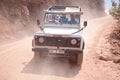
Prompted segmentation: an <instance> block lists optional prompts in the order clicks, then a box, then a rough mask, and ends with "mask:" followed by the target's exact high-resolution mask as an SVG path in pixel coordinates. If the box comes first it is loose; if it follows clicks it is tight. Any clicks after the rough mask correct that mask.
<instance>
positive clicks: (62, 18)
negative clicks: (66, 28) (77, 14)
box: [59, 14, 68, 24]
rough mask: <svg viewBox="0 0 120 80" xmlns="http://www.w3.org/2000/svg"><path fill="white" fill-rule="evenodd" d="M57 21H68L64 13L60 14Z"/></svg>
mask: <svg viewBox="0 0 120 80" xmlns="http://www.w3.org/2000/svg"><path fill="white" fill-rule="evenodd" d="M59 22H60V23H61V24H63V23H67V22H68V19H67V18H66V14H62V16H60V19H59Z"/></svg>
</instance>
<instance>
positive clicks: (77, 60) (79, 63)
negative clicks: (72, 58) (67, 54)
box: [76, 52, 83, 66]
mask: <svg viewBox="0 0 120 80" xmlns="http://www.w3.org/2000/svg"><path fill="white" fill-rule="evenodd" d="M82 61H83V52H82V53H79V54H77V55H76V64H77V65H78V66H81V64H82Z"/></svg>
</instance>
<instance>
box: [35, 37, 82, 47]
mask: <svg viewBox="0 0 120 80" xmlns="http://www.w3.org/2000/svg"><path fill="white" fill-rule="evenodd" d="M39 38H40V36H39V37H37V38H35V44H36V45H38V46H56V47H75V48H79V47H80V39H77V38H69V37H43V38H44V42H43V43H40V42H39ZM71 39H76V40H77V44H75V45H72V44H71Z"/></svg>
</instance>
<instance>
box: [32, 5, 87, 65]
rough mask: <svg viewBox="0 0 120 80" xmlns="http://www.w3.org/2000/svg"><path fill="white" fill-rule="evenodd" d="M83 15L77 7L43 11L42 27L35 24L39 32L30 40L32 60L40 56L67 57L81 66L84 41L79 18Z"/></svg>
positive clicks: (60, 7) (53, 8)
mask: <svg viewBox="0 0 120 80" xmlns="http://www.w3.org/2000/svg"><path fill="white" fill-rule="evenodd" d="M82 14H83V13H82V12H81V8H80V7H79V6H52V7H50V8H48V10H46V11H45V16H44V27H41V26H40V21H39V20H37V24H38V26H39V27H40V29H41V30H40V31H38V32H36V33H35V35H34V38H33V40H32V47H33V48H32V51H34V58H36V59H39V58H40V56H42V55H62V56H68V57H69V59H70V60H72V61H74V62H75V63H76V64H77V65H81V64H82V60H83V50H84V45H85V43H84V40H83V37H82V35H81V31H82V30H83V29H84V28H85V27H86V26H87V21H84V27H81V25H80V17H81V15H82Z"/></svg>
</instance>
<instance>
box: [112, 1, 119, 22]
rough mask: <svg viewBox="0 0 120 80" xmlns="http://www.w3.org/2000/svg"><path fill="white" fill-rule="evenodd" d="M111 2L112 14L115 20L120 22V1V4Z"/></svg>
mask: <svg viewBox="0 0 120 80" xmlns="http://www.w3.org/2000/svg"><path fill="white" fill-rule="evenodd" d="M111 2H112V8H111V9H110V14H111V15H112V16H113V18H115V19H116V20H118V21H119V22H120V0H119V2H118V3H116V2H115V1H113V0H112V1H111Z"/></svg>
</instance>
